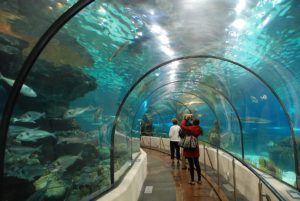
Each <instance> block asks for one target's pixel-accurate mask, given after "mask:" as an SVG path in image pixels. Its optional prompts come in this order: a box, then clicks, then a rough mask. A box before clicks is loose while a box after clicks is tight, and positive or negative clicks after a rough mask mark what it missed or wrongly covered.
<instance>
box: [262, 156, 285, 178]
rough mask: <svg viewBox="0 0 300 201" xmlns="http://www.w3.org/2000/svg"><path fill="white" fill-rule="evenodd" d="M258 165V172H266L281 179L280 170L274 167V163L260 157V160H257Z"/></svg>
mask: <svg viewBox="0 0 300 201" xmlns="http://www.w3.org/2000/svg"><path fill="white" fill-rule="evenodd" d="M258 164H259V166H258V168H259V169H260V170H262V171H264V172H267V173H269V174H271V175H273V176H275V177H277V178H279V179H281V177H282V170H281V169H280V168H279V167H277V166H276V165H275V163H274V161H272V160H270V159H266V158H262V157H261V158H259V162H258Z"/></svg>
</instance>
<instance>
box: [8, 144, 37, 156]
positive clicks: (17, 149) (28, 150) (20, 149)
mask: <svg viewBox="0 0 300 201" xmlns="http://www.w3.org/2000/svg"><path fill="white" fill-rule="evenodd" d="M41 147H42V145H40V146H38V147H26V146H12V147H8V151H9V152H12V153H15V154H29V155H32V154H34V153H41V151H42V150H41Z"/></svg>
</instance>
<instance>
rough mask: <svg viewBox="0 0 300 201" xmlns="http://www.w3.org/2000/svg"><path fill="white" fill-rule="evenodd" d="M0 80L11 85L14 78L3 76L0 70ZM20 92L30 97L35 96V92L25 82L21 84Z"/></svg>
mask: <svg viewBox="0 0 300 201" xmlns="http://www.w3.org/2000/svg"><path fill="white" fill-rule="evenodd" d="M0 80H3V81H4V82H5V83H7V84H8V85H9V86H11V87H12V86H13V85H14V83H15V80H12V79H9V78H6V77H4V76H3V75H2V73H1V72H0ZM20 93H21V94H22V95H24V96H27V97H31V98H35V97H37V94H36V92H35V91H34V90H33V89H32V88H30V87H29V86H27V85H26V84H23V86H22V88H21V91H20Z"/></svg>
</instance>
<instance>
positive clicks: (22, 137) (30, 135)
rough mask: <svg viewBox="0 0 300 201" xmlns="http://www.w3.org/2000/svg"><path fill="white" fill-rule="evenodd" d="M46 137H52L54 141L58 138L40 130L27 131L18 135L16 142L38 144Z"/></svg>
mask: <svg viewBox="0 0 300 201" xmlns="http://www.w3.org/2000/svg"><path fill="white" fill-rule="evenodd" d="M44 137H52V138H53V139H56V136H55V135H54V134H53V133H49V132H47V131H43V130H39V129H27V130H26V131H23V132H21V133H20V134H19V135H17V137H16V142H22V141H23V142H24V141H25V142H36V141H37V140H39V139H41V138H44Z"/></svg>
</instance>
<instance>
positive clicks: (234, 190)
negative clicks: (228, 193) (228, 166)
mask: <svg viewBox="0 0 300 201" xmlns="http://www.w3.org/2000/svg"><path fill="white" fill-rule="evenodd" d="M232 178H233V196H234V200H235V201H236V200H237V199H236V180H235V160H234V158H232Z"/></svg>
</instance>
